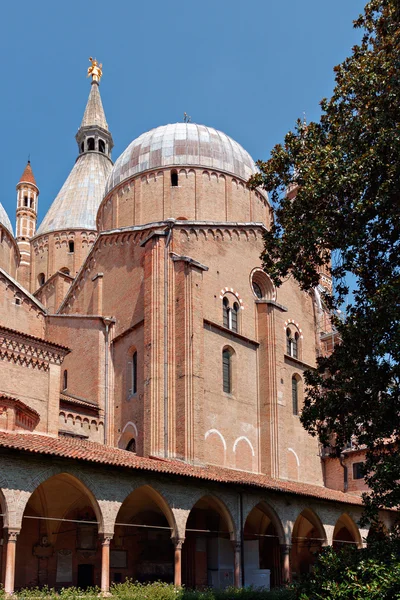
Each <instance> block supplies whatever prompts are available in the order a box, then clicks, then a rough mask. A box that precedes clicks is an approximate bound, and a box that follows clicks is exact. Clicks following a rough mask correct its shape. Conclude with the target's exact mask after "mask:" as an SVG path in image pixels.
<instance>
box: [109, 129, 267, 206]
mask: <svg viewBox="0 0 400 600" xmlns="http://www.w3.org/2000/svg"><path fill="white" fill-rule="evenodd" d="M180 165H182V166H193V167H194V166H197V167H205V168H207V169H216V170H218V171H225V172H227V173H231V174H232V175H236V176H237V177H240V178H241V179H244V180H247V179H249V177H250V176H251V175H253V173H255V171H256V166H255V164H254V161H253V159H252V158H251V156H250V154H249V153H248V152H246V150H244V148H242V146H241V145H240V144H238V143H237V142H235V140H233V139H232V138H230V137H229V136H227V135H226V134H225V133H222V132H221V131H217V130H216V129H213V128H212V127H206V126H205V125H197V124H196V123H174V124H172V125H162V126H161V127H156V128H155V129H151V130H150V131H148V132H146V133H143V134H142V135H141V136H139V137H138V138H136V139H135V140H133V142H131V143H130V144H129V146H128V147H127V149H126V150H125V151H124V152H123V153H122V154H121V156H120V157H119V158H118V160H117V161H116V162H115V165H114V167H113V170H112V171H111V174H110V177H109V178H108V181H107V184H106V190H105V192H106V194H108V192H109V191H110V190H112V189H113V188H114V187H115V186H116V185H118V184H119V183H121V181H124V180H125V179H128V178H130V177H132V176H134V175H137V174H138V173H142V172H143V171H147V170H149V169H158V168H160V167H170V166H180Z"/></svg>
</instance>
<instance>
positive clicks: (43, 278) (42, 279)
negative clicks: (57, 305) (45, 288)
mask: <svg viewBox="0 0 400 600" xmlns="http://www.w3.org/2000/svg"><path fill="white" fill-rule="evenodd" d="M45 281H46V276H45V274H44V273H39V275H38V284H39V285H44V282H45Z"/></svg>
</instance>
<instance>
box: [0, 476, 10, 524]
mask: <svg viewBox="0 0 400 600" xmlns="http://www.w3.org/2000/svg"><path fill="white" fill-rule="evenodd" d="M0 486H1V487H0V510H1V514H2V515H3V516H2V517H1V518H2V519H3V527H8V526H9V512H8V502H7V498H6V496H5V495H4V493H3V489H2V488H3V487H6V486H7V484H6V482H5V480H4V479H3V478H1V480H0Z"/></svg>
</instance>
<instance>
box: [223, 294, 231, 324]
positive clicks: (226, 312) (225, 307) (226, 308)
mask: <svg viewBox="0 0 400 600" xmlns="http://www.w3.org/2000/svg"><path fill="white" fill-rule="evenodd" d="M222 322H223V324H224V327H229V300H228V298H227V297H226V296H225V297H224V299H223V300H222Z"/></svg>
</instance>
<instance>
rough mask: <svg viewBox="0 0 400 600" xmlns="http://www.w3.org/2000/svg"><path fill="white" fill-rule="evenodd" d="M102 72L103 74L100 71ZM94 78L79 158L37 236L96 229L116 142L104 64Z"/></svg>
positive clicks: (79, 136) (92, 71)
mask: <svg viewBox="0 0 400 600" xmlns="http://www.w3.org/2000/svg"><path fill="white" fill-rule="evenodd" d="M99 71H100V72H99ZM89 74H91V75H92V77H93V76H94V75H95V76H96V77H97V80H95V79H93V81H92V85H91V89H90V93H89V99H88V101H87V105H86V109H85V113H84V115H83V119H82V123H81V126H80V127H79V129H78V133H77V134H76V136H75V139H76V141H77V143H78V148H79V155H78V157H77V159H76V162H75V165H74V167H73V169H72V171H71V173H70V174H69V176H68V178H67V180H66V181H65V183H64V185H63V186H62V188H61V190H60V191H59V193H58V194H57V196H56V198H55V200H54V201H53V203H52V205H51V206H50V208H49V210H48V211H47V214H46V216H45V217H44V219H43V221H42V223H41V224H40V227H39V228H38V230H37V233H36V235H42V234H44V233H50V232H52V231H62V230H66V229H68V230H77V229H81V230H94V231H95V230H96V214H97V210H98V208H99V206H100V203H101V201H102V200H103V197H104V189H105V184H106V180H107V177H108V176H109V174H110V171H111V169H112V161H111V150H112V147H113V139H112V136H111V133H110V132H109V131H108V125H107V121H106V117H105V114H104V110H103V104H102V102H101V97H100V92H99V83H98V80H99V78H100V76H101V65H100V66H98V65H97V62H96V65H94V66H93V65H92V67H90V69H89Z"/></svg>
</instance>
